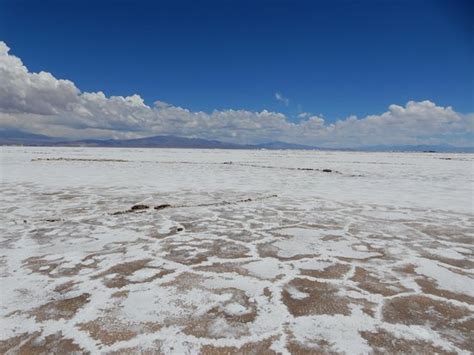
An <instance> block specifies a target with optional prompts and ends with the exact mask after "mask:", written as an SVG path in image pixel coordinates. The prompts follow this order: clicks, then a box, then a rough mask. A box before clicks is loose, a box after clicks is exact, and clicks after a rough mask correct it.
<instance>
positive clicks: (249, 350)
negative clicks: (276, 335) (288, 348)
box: [201, 338, 277, 355]
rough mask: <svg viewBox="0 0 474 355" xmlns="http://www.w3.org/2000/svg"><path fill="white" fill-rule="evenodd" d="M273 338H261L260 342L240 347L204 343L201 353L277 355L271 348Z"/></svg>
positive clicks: (218, 354)
mask: <svg viewBox="0 0 474 355" xmlns="http://www.w3.org/2000/svg"><path fill="white" fill-rule="evenodd" d="M273 340H274V339H272V338H269V339H265V340H261V341H258V342H251V343H246V344H244V345H242V346H240V347H238V348H237V347H235V346H214V345H204V346H203V347H201V354H203V355H231V354H246V355H251V354H255V355H257V354H259V355H260V354H261V355H276V354H277V352H275V351H274V350H272V349H271V346H272V343H273Z"/></svg>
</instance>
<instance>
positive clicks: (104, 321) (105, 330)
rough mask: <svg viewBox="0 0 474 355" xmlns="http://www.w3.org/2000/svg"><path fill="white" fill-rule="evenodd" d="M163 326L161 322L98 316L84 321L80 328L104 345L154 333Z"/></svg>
mask: <svg viewBox="0 0 474 355" xmlns="http://www.w3.org/2000/svg"><path fill="white" fill-rule="evenodd" d="M161 328H162V326H161V325H160V324H156V323H151V322H146V323H126V322H121V321H120V320H119V319H117V318H115V317H112V316H105V317H100V318H97V319H95V320H93V321H90V322H87V323H82V324H80V325H79V329H81V330H83V331H86V332H87V333H89V336H90V337H91V338H92V339H94V340H97V341H100V342H101V343H102V344H104V345H112V344H114V343H117V342H119V341H127V340H130V339H133V338H135V337H136V336H137V335H139V334H144V333H154V332H157V331H159V330H160V329H161Z"/></svg>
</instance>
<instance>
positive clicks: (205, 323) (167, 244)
mask: <svg viewBox="0 0 474 355" xmlns="http://www.w3.org/2000/svg"><path fill="white" fill-rule="evenodd" d="M1 149H2V150H1V161H2V163H1V165H0V169H1V171H0V173H1V177H2V179H1V199H2V203H1V204H0V212H1V213H0V219H1V225H0V248H1V256H0V275H1V277H2V284H1V302H0V316H1V321H0V327H1V332H0V353H21V352H23V353H41V352H42V353H52V352H56V353H71V352H76V353H111V354H112V353H140V352H143V353H173V354H186V353H189V354H194V353H205V354H214V353H217V354H220V353H226V354H228V353H284V354H288V353H294V354H301V353H314V352H323V353H329V352H338V353H348V354H352V353H370V352H379V353H421V352H424V353H426V352H429V353H466V354H469V353H472V352H473V351H474V345H473V344H474V339H473V334H474V329H473V328H474V317H473V310H474V286H473V285H474V282H473V278H474V262H473V261H472V260H473V259H474V258H473V256H474V247H473V244H474V242H473V238H474V233H473V230H474V217H473V209H472V206H473V205H472V201H473V190H472V186H473V185H472V184H473V181H472V168H473V162H474V159H473V156H472V155H467V154H466V155H462V154H456V155H452V154H449V155H447V154H446V155H442V154H408V153H406V154H398V153H355V152H304V151H237V150H236V151H221V150H189V151H188V150H180V149H176V150H173V149H100V148H97V149H96V148H35V147H29V148H25V147H2V148H1ZM40 157H41V158H42V159H41V160H38V159H37V158H40ZM447 158H453V159H450V160H448V159H447ZM229 162H233V164H229ZM261 167H265V169H262V168H261ZM301 168H304V169H301ZM324 169H331V170H332V171H337V172H339V173H338V174H328V173H325V172H323V170H324ZM137 205H144V206H150V208H135V209H133V206H137ZM165 205H169V206H170V207H167V208H160V209H153V208H151V207H152V206H165ZM117 211H127V213H120V214H115V215H114V213H115V212H117Z"/></svg>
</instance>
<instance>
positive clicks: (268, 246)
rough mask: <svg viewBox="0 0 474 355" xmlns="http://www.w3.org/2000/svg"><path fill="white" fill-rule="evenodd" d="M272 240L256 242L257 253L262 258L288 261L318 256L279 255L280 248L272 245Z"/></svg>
mask: <svg viewBox="0 0 474 355" xmlns="http://www.w3.org/2000/svg"><path fill="white" fill-rule="evenodd" d="M273 243H274V242H268V243H261V244H258V246H257V250H258V254H259V255H260V257H262V258H275V259H278V260H280V261H290V260H300V259H304V258H310V257H315V256H318V255H319V254H315V253H314V254H297V255H293V256H288V257H285V256H280V255H279V252H280V249H279V248H278V247H276V246H274V245H273Z"/></svg>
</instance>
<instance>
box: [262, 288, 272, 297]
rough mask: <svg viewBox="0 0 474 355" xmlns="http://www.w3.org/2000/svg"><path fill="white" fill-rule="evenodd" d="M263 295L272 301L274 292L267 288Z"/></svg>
mask: <svg viewBox="0 0 474 355" xmlns="http://www.w3.org/2000/svg"><path fill="white" fill-rule="evenodd" d="M263 295H264V296H265V297H267V298H268V299H269V300H271V299H272V291H270V289H269V288H268V287H265V288H264V289H263Z"/></svg>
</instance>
